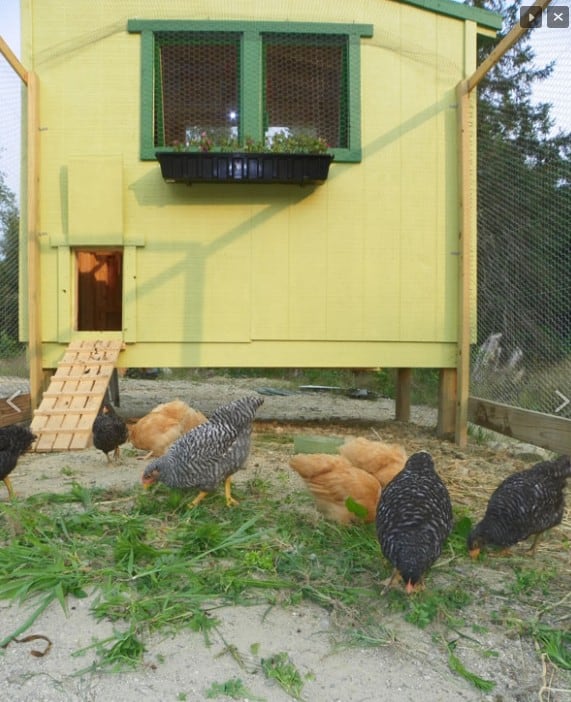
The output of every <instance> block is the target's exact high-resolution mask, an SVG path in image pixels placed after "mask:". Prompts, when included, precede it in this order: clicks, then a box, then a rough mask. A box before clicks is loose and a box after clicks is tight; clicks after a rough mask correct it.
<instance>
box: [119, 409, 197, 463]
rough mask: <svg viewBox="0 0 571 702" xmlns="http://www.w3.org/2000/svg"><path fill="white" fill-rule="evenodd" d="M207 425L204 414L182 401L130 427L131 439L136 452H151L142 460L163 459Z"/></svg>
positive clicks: (157, 410) (154, 412) (157, 411)
mask: <svg viewBox="0 0 571 702" xmlns="http://www.w3.org/2000/svg"><path fill="white" fill-rule="evenodd" d="M204 422H206V417H205V416H204V415H203V414H202V412H199V411H198V410H195V409H192V407H189V406H188V405H187V404H186V402H182V400H173V401H172V402H165V403H164V404H162V405H157V406H156V407H155V408H153V409H152V410H151V411H150V412H149V413H148V414H146V415H145V416H144V417H141V419H139V420H138V422H137V423H136V424H133V425H132V426H130V427H129V439H130V441H131V443H132V444H133V446H134V447H135V448H138V449H142V450H143V451H148V453H147V454H146V455H145V456H142V457H141V458H143V459H146V458H150V457H151V456H155V457H156V456H162V455H164V454H165V453H166V451H167V449H168V448H169V446H170V445H171V444H173V443H174V442H175V441H176V440H177V439H178V438H180V437H181V436H182V435H183V434H186V432H187V431H190V430H191V429H194V427H197V426H198V425H199V424H204Z"/></svg>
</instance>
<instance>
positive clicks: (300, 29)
mask: <svg viewBox="0 0 571 702" xmlns="http://www.w3.org/2000/svg"><path fill="white" fill-rule="evenodd" d="M128 29H129V31H131V32H140V33H141V51H142V65H141V75H142V81H141V85H142V88H141V90H142V92H141V158H143V159H154V158H155V152H156V150H158V149H160V150H165V149H166V150H168V149H169V148H176V147H177V146H178V145H180V144H186V145H188V144H189V143H192V144H195V145H197V148H200V145H201V139H202V140H203V146H204V147H205V148H207V149H209V148H216V147H220V148H224V149H226V150H228V148H230V147H233V146H235V147H236V150H240V148H242V147H244V145H245V144H246V143H248V142H249V143H257V144H262V143H268V141H271V140H272V138H273V136H274V135H275V134H276V133H278V132H285V134H288V135H303V136H305V137H308V138H310V139H311V138H315V139H323V140H325V141H326V142H327V144H328V145H329V147H330V150H331V151H332V152H333V153H334V154H335V158H336V160H337V161H358V160H360V158H361V139H360V137H361V135H360V39H361V37H362V36H371V35H372V25H338V24H326V25H321V24H319V25H314V24H300V23H273V22H256V23H242V22H240V23H238V22H191V21H169V20H158V21H153V20H130V21H129V25H128Z"/></svg>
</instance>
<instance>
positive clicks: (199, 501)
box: [188, 490, 208, 509]
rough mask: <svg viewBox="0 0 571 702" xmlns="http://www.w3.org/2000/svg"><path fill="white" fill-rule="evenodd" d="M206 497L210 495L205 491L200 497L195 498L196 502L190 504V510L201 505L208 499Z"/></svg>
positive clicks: (199, 494) (200, 493)
mask: <svg viewBox="0 0 571 702" xmlns="http://www.w3.org/2000/svg"><path fill="white" fill-rule="evenodd" d="M206 495H208V493H207V492H204V490H203V491H201V492H199V493H198V495H197V496H196V497H195V498H194V500H193V501H192V502H189V504H188V506H189V508H190V509H192V508H193V507H196V505H199V504H200V503H201V502H202V500H203V499H204V498H205V497H206Z"/></svg>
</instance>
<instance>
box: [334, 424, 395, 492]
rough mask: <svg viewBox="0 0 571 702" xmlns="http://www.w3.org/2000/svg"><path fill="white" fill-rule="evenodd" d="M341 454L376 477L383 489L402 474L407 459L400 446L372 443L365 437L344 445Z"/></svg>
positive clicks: (340, 450) (340, 449)
mask: <svg viewBox="0 0 571 702" xmlns="http://www.w3.org/2000/svg"><path fill="white" fill-rule="evenodd" d="M339 453H340V454H341V455H342V456H345V458H347V459H348V460H349V461H351V463H352V464H353V465H354V466H356V467H357V468H361V469H362V470H366V471H367V473H370V474H371V475H374V476H375V478H376V479H377V480H378V481H379V483H380V484H381V487H383V488H384V487H386V485H388V483H390V481H391V480H392V479H393V478H394V477H395V475H397V473H400V471H401V470H402V469H403V468H404V464H405V463H406V458H407V456H406V451H405V450H404V448H403V447H402V446H400V445H399V444H387V443H385V442H384V441H370V440H369V439H365V438H364V437H358V438H356V439H351V440H350V441H347V443H345V444H342V445H341V446H340V447H339Z"/></svg>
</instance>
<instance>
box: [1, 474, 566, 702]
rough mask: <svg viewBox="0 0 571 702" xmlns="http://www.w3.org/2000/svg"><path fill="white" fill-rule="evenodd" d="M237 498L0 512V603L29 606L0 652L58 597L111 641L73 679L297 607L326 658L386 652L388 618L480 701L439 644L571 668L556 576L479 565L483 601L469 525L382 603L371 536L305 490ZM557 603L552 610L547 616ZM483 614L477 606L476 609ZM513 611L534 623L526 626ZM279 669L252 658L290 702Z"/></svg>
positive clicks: (83, 501)
mask: <svg viewBox="0 0 571 702" xmlns="http://www.w3.org/2000/svg"><path fill="white" fill-rule="evenodd" d="M235 492H236V496H237V497H238V499H239V500H240V504H239V505H238V506H236V507H233V508H232V509H228V508H226V506H225V504H224V499H223V496H222V495H214V496H212V497H211V498H209V499H207V500H205V501H204V502H203V503H201V504H200V505H199V506H197V507H196V508H194V509H188V501H189V496H188V494H186V493H184V492H181V491H176V490H169V489H167V488H165V487H163V486H159V487H157V488H156V489H154V490H153V491H142V490H140V491H138V490H136V491H135V492H134V493H132V494H129V493H119V492H117V491H105V490H103V489H99V488H93V489H89V488H85V487H82V486H80V485H78V484H74V485H72V487H71V489H70V490H69V491H68V492H67V493H63V494H57V495H56V494H45V493H44V494H36V495H34V496H33V497H30V498H28V499H27V500H21V501H20V500H16V501H14V502H10V503H8V502H2V503H0V535H1V537H0V549H1V553H2V558H1V559H0V599H4V600H13V601H15V602H18V603H24V602H26V603H29V602H32V603H33V607H32V609H31V613H30V614H28V615H27V618H26V619H25V620H24V621H22V623H21V625H20V626H19V627H18V628H17V630H15V631H12V632H10V631H3V633H2V636H3V637H4V638H3V640H2V641H0V646H2V645H5V644H6V643H8V642H9V641H11V640H12V639H13V638H15V637H17V636H19V635H21V634H22V632H24V631H26V630H27V629H29V628H30V627H31V626H32V625H33V623H34V621H35V620H36V619H37V617H38V616H39V615H40V614H41V613H42V612H43V611H44V610H45V609H46V607H48V606H49V605H50V604H51V603H53V602H58V603H59V605H60V606H61V607H62V608H63V609H64V610H65V609H66V608H67V607H68V599H69V597H70V596H72V597H80V598H84V597H86V596H88V595H93V597H92V599H91V600H90V603H91V605H90V606H91V614H92V616H93V617H94V618H95V619H96V620H98V621H101V620H106V621H109V622H111V623H112V626H113V633H112V634H111V635H109V636H108V638H106V639H104V640H98V641H94V642H93V643H92V644H91V645H90V646H88V647H86V648H84V649H82V650H80V651H76V652H75V655H77V656H80V655H82V654H85V653H87V652H91V653H92V654H95V655H94V656H93V658H94V661H93V663H91V664H90V665H89V667H88V668H87V669H84V670H97V669H101V670H109V671H117V670H122V669H125V668H130V667H135V666H139V665H140V664H141V663H142V662H143V661H144V658H145V642H146V641H147V640H148V636H149V634H151V633H153V632H160V633H161V634H163V635H172V634H174V633H176V632H177V631H179V630H181V629H183V628H186V629H190V630H191V631H194V632H197V634H198V635H200V636H201V637H203V638H204V641H205V644H209V643H210V640H211V637H212V635H213V632H214V631H216V632H217V634H219V635H220V631H219V628H218V621H217V619H216V611H217V609H218V608H219V607H221V606H228V605H256V604H258V605H265V606H268V607H272V606H280V607H288V606H291V605H298V604H299V603H302V602H304V601H305V602H312V603H315V604H317V605H319V606H320V607H322V608H324V609H325V610H326V611H327V612H329V613H331V614H332V615H334V617H335V628H334V630H332V632H331V640H332V645H333V647H334V648H335V647H337V648H347V647H358V648H360V649H362V648H370V647H380V646H392V645H398V643H397V642H398V636H397V635H396V634H395V632H394V631H393V629H392V627H391V623H390V622H391V621H393V623H394V621H395V618H396V620H398V621H402V622H407V623H408V624H409V625H413V626H415V627H418V628H419V629H424V630H426V631H427V632H429V633H430V635H431V636H433V637H435V641H437V643H436V644H435V645H438V646H439V647H440V649H441V651H442V652H443V653H444V654H445V655H446V656H447V657H448V661H449V665H450V667H451V669H452V670H453V671H454V672H455V673H456V674H457V675H460V676H461V677H463V678H465V679H467V680H469V681H470V682H471V684H473V685H475V686H476V687H477V688H478V689H481V690H486V689H488V688H487V685H488V684H491V683H492V682H493V681H489V680H482V679H481V678H479V677H478V676H474V675H472V674H471V673H470V671H468V670H467V669H466V668H465V667H464V665H463V663H462V662H461V661H460V660H459V658H458V655H457V653H456V652H454V649H453V648H450V644H449V643H448V642H449V641H450V639H451V636H450V634H451V633H454V637H456V636H462V637H464V638H470V637H471V636H473V637H478V636H479V634H481V633H482V632H485V631H488V630H490V629H491V628H492V627H502V629H505V630H507V631H510V630H513V631H514V632H515V633H516V634H517V635H518V636H523V637H528V638H529V639H531V640H533V641H535V642H536V643H537V646H538V650H539V651H540V652H541V653H543V654H544V655H545V656H547V657H548V659H549V661H551V662H552V664H553V665H554V666H557V667H559V668H561V669H565V670H566V669H569V667H570V666H571V653H570V646H571V641H570V636H569V634H568V633H567V632H566V630H565V628H564V626H563V625H562V624H561V623H558V620H556V619H554V618H553V617H551V616H550V615H551V613H552V612H551V610H553V612H557V613H558V616H563V614H564V610H563V609H562V607H563V608H564V607H569V604H570V602H569V601H568V597H566V596H564V595H563V596H562V595H561V593H560V592H559V590H558V589H557V588H558V587H559V580H561V578H559V579H558V574H557V571H556V568H555V566H553V567H549V568H541V567H539V566H537V565H536V566H534V565H533V564H532V563H527V562H526V564H525V566H524V565H523V564H522V562H521V559H517V558H513V559H509V560H508V559H492V558H488V559H487V560H486V565H487V566H488V567H489V568H492V569H493V568H495V569H498V570H501V572H502V578H501V585H500V586H499V587H498V590H497V592H496V591H495V590H494V589H493V588H491V587H489V586H485V585H484V583H483V582H482V581H480V580H479V579H478V574H479V572H480V571H479V567H478V566H479V564H477V563H476V564H474V563H472V562H471V561H470V559H469V557H468V555H467V552H466V534H467V533H468V532H469V530H470V528H471V526H472V519H471V517H470V515H469V514H467V513H466V511H465V510H464V509H463V510H460V511H458V512H457V513H455V525H454V529H453V532H452V534H451V536H450V537H449V539H448V541H447V543H446V544H445V547H444V550H443V554H442V557H441V559H440V560H439V562H438V563H437V564H436V565H435V566H434V567H433V568H432V569H431V571H430V572H429V573H428V574H427V577H426V590H425V591H423V592H420V593H418V594H415V595H413V596H407V595H405V594H404V593H403V592H401V591H396V590H391V591H389V592H388V593H386V595H383V580H384V579H385V578H387V577H388V576H389V575H390V573H391V567H390V565H389V563H388V562H387V561H386V560H385V559H384V558H382V556H381V554H380V549H379V544H378V541H377V538H376V534H375V527H374V524H355V525H352V526H351V527H347V526H340V525H337V524H334V523H330V522H328V521H326V520H324V519H317V518H316V517H315V514H314V512H313V510H308V509H307V506H308V504H310V502H311V501H310V500H308V496H307V493H306V492H305V491H302V492H293V493H289V494H288V493H287V492H286V491H284V490H281V489H278V490H276V482H275V481H270V480H269V479H261V478H259V477H256V476H252V478H251V479H250V480H249V481H248V482H247V483H246V484H243V485H241V486H240V485H237V486H235ZM129 498H130V499H129ZM476 590H479V591H480V592H479V594H478V595H475V594H474V593H475V591H476ZM482 593H485V594H484V595H482ZM558 597H562V599H561V600H560V603H556V604H557V606H556V604H553V605H549V604H546V602H547V603H549V602H552V601H553V602H555V601H556V600H557V598H558ZM481 599H484V600H488V602H487V603H486V608H485V609H483V608H480V600H481ZM496 600H497V603H498V606H497V609H496V610H495V613H494V612H492V613H491V614H490V611H491V610H493V607H492V606H491V603H494V602H496ZM522 607H526V608H528V609H529V611H531V612H533V615H531V616H528V617H527V619H526V618H524V617H523V615H522V612H521V608H522ZM391 617H392V619H391ZM561 622H563V624H564V623H565V621H564V619H561ZM465 632H471V634H470V636H468V635H467V634H466V633H465ZM471 642H472V644H473V645H475V646H477V647H478V648H479V649H480V651H481V655H482V656H485V657H486V656H487V657H488V658H489V660H490V665H491V667H492V669H493V665H494V660H493V659H492V658H490V656H491V655H492V654H491V653H490V652H489V651H488V650H487V649H486V648H485V647H484V646H483V645H481V644H479V643H478V641H477V638H473V639H471ZM227 650H228V651H229V652H231V650H232V646H231V645H230V644H229V645H228V646H227ZM236 655H237V656H238V654H236ZM286 656H287V654H285V653H283V654H275V655H273V656H266V657H264V659H261V658H260V659H259V660H260V665H261V666H262V668H263V670H264V672H265V675H266V676H268V677H271V678H272V679H274V680H275V681H276V682H277V683H278V684H280V685H282V687H284V689H286V690H287V691H288V694H290V695H291V696H293V697H295V698H296V699H301V698H302V694H303V685H304V683H305V680H304V679H302V678H301V677H300V675H299V672H298V671H297V670H296V669H295V666H294V664H293V662H292V661H291V660H290V659H289V658H287V657H286ZM236 660H237V662H238V663H239V661H238V658H236ZM262 661H265V662H264V663H262ZM264 666H265V667H264ZM79 672H83V671H79ZM221 685H222V687H220V688H218V687H216V686H214V687H213V688H211V692H212V694H214V693H215V692H217V694H218V693H219V694H226V695H227V696H230V697H231V696H232V694H231V690H232V689H234V688H233V687H232V685H230V683H229V682H227V683H223V684H221ZM236 685H238V683H236ZM238 687H239V686H238ZM223 689H227V692H223ZM489 689H491V688H489ZM243 696H244V695H243Z"/></svg>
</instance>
